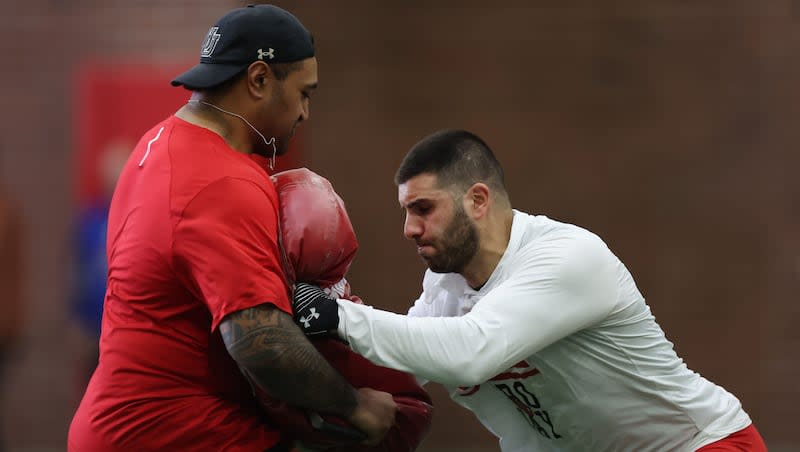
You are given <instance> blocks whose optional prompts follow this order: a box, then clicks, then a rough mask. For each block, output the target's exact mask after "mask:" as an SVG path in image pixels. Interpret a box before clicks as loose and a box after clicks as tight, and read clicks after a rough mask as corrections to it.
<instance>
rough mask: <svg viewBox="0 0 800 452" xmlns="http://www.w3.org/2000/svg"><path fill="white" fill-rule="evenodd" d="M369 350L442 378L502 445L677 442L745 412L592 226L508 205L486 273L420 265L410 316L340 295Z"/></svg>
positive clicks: (354, 332)
mask: <svg viewBox="0 0 800 452" xmlns="http://www.w3.org/2000/svg"><path fill="white" fill-rule="evenodd" d="M339 316H340V323H339V334H340V335H341V337H342V338H344V339H346V340H347V341H348V342H349V343H350V345H351V347H352V348H353V349H354V350H355V351H356V352H358V353H360V354H362V355H364V356H365V357H367V358H368V359H370V360H371V361H373V362H375V363H377V364H379V365H382V366H386V367H391V368H395V369H399V370H402V371H406V372H410V373H413V374H415V375H417V376H418V377H419V378H421V379H426V380H431V381H434V382H438V383H441V384H443V385H445V386H446V387H447V388H448V389H449V391H450V396H451V397H452V398H453V400H455V401H456V402H457V403H458V404H460V405H462V406H464V407H466V408H467V409H469V410H471V411H473V412H474V413H475V415H476V416H477V417H478V418H479V419H480V421H481V422H482V423H483V424H484V425H485V426H486V427H487V428H488V429H489V430H490V431H492V432H493V433H494V434H495V435H497V436H498V437H499V438H500V447H501V449H502V450H503V451H504V452H509V451H538V450H565V451H592V452H594V451H598V452H600V451H637V452H640V451H658V452H661V451H684V450H687V451H688V450H695V449H697V448H698V447H700V446H702V445H705V444H708V443H711V442H713V441H716V440H719V439H721V438H724V437H725V436H727V435H729V434H731V433H733V432H736V431H738V430H741V429H743V428H745V427H746V426H748V425H749V424H750V418H749V417H748V416H747V414H746V413H745V412H744V411H743V410H742V408H741V404H740V403H739V401H738V400H737V399H736V397H734V396H733V395H732V394H730V393H728V392H727V391H725V390H724V389H723V388H721V387H719V386H717V385H715V384H714V383H712V382H710V381H708V380H706V379H705V378H703V377H702V376H700V375H699V374H697V373H695V372H692V371H691V370H689V369H688V368H687V367H686V365H685V364H684V363H683V360H681V359H680V358H679V357H678V356H677V355H676V354H675V351H674V350H673V348H672V343H670V342H669V341H668V340H667V339H666V337H665V336H664V333H663V331H662V330H661V328H660V327H659V326H658V324H657V323H656V322H655V318H654V317H653V315H652V314H651V313H650V309H649V307H648V306H647V305H646V304H645V301H644V298H643V297H642V296H641V294H640V293H639V291H638V289H637V288H636V286H635V284H634V282H633V278H632V277H631V275H630V273H629V272H628V270H627V269H626V268H625V266H624V265H623V264H622V262H620V261H619V259H617V257H616V256H614V254H613V253H612V252H611V251H610V250H609V249H608V247H607V246H606V245H605V243H603V241H602V240H601V239H600V238H599V237H597V236H596V235H594V234H592V233H590V232H588V231H586V230H584V229H581V228H579V227H577V226H573V225H569V224H565V223H559V222H557V221H553V220H550V219H548V218H546V217H543V216H532V215H528V214H525V213H522V212H519V211H514V220H513V225H512V230H511V238H510V241H509V244H508V247H507V249H506V251H505V253H504V255H503V257H502V258H501V260H500V262H499V263H498V265H497V267H496V268H495V270H494V272H493V273H492V275H491V277H490V278H489V280H488V281H487V282H486V284H484V285H483V287H481V289H480V290H478V291H475V290H472V289H471V288H470V287H469V286H468V285H467V283H466V281H465V280H464V279H463V277H461V276H460V275H458V274H452V273H451V274H437V273H433V272H431V271H428V272H426V274H425V278H424V280H423V292H422V295H421V296H420V297H419V299H418V300H417V301H416V302H415V303H414V306H413V307H412V308H411V309H410V310H409V313H408V316H403V315H398V314H393V313H389V312H385V311H379V310H376V309H372V308H370V307H368V306H363V305H357V304H354V303H350V302H348V301H340V302H339Z"/></svg>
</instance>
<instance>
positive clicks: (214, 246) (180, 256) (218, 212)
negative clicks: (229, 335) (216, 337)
mask: <svg viewBox="0 0 800 452" xmlns="http://www.w3.org/2000/svg"><path fill="white" fill-rule="evenodd" d="M273 194H274V193H273ZM277 212H278V211H277V195H275V196H270V195H269V194H268V192H266V191H265V190H264V188H263V187H260V186H259V185H258V184H256V183H255V182H253V181H250V180H246V179H237V178H224V179H221V180H219V181H216V182H214V183H211V184H209V185H208V186H207V187H205V188H204V189H203V190H201V191H200V192H199V193H198V194H197V195H196V196H195V197H194V198H193V199H192V200H191V201H190V202H189V203H188V205H187V206H186V208H185V209H184V210H183V213H182V215H181V219H180V221H179V222H178V224H177V225H176V227H175V232H174V236H173V255H174V259H175V267H176V271H177V272H178V273H179V275H180V276H181V278H182V279H183V280H184V282H185V283H186V284H187V285H188V286H189V287H190V290H192V292H193V293H194V294H195V295H196V296H197V297H198V298H200V299H201V300H202V301H203V302H204V303H205V304H206V305H207V306H208V309H209V311H210V313H211V316H212V322H211V330H212V331H214V330H215V329H216V328H217V326H218V325H219V324H220V322H221V321H222V319H223V318H224V317H225V316H227V315H228V314H231V313H233V312H236V311H240V310H243V309H247V308H251V307H253V306H256V305H259V304H263V303H271V304H273V305H275V306H276V307H278V308H279V309H281V310H283V311H285V312H287V313H290V314H291V312H292V309H291V304H290V302H289V293H288V290H289V289H288V285H287V282H286V277H285V274H284V270H283V267H282V266H281V262H282V261H281V254H280V247H279V242H278V213H277Z"/></svg>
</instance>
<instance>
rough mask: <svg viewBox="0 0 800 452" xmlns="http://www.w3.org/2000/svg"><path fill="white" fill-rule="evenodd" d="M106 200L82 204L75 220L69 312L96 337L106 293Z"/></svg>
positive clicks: (86, 330)
mask: <svg viewBox="0 0 800 452" xmlns="http://www.w3.org/2000/svg"><path fill="white" fill-rule="evenodd" d="M108 208H109V202H108V201H107V200H106V199H103V200H97V201H95V202H93V203H91V204H89V205H87V206H86V207H84V208H83V209H82V210H81V212H80V214H79V216H78V222H77V230H76V231H75V233H76V239H75V245H76V249H75V256H76V259H77V265H75V267H74V268H75V271H76V273H77V274H76V275H75V293H74V294H73V304H72V309H73V315H74V316H75V317H76V319H77V320H78V322H79V323H80V325H81V327H82V328H83V329H84V331H85V332H86V333H87V334H88V335H91V336H92V337H95V338H97V339H99V338H100V324H101V321H102V317H103V300H104V299H105V293H106V278H107V276H108V259H107V258H106V229H107V227H108Z"/></svg>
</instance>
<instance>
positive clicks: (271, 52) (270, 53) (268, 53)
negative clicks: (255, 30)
mask: <svg viewBox="0 0 800 452" xmlns="http://www.w3.org/2000/svg"><path fill="white" fill-rule="evenodd" d="M264 57H267V58H269V59H270V60H271V59H273V58H275V49H273V48H272V47H270V48H268V49H267V51H266V52H265V51H264V49H258V59H259V60H262V61H263V60H264Z"/></svg>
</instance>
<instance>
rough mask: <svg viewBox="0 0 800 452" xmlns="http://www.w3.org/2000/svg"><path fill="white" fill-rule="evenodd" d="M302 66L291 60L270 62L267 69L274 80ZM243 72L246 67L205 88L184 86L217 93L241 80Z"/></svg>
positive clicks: (192, 89) (301, 63)
mask: <svg viewBox="0 0 800 452" xmlns="http://www.w3.org/2000/svg"><path fill="white" fill-rule="evenodd" d="M302 66H303V62H302V61H292V62H291V63H272V64H270V65H269V69H270V70H271V71H272V73H273V74H274V75H275V79H276V80H285V79H286V77H288V76H289V74H291V73H292V72H294V71H296V70H298V69H300V68H301V67H302ZM248 67H249V66H248ZM245 74H247V67H245V68H243V69H242V70H241V71H239V72H237V73H236V75H234V76H233V77H231V78H229V79H227V80H225V81H224V82H222V83H220V84H218V85H214V86H211V87H209V88H206V89H200V88H196V87H192V86H188V85H184V86H185V87H186V88H187V89H189V90H191V91H202V92H204V93H208V94H211V95H218V94H223V93H225V92H226V91H228V90H229V89H230V88H231V86H233V85H235V84H236V83H237V82H238V81H239V80H241V79H242V77H244V76H245Z"/></svg>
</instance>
